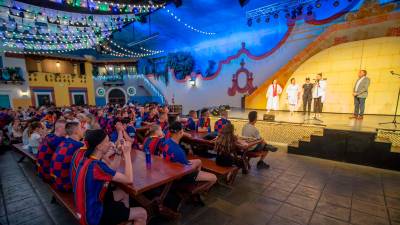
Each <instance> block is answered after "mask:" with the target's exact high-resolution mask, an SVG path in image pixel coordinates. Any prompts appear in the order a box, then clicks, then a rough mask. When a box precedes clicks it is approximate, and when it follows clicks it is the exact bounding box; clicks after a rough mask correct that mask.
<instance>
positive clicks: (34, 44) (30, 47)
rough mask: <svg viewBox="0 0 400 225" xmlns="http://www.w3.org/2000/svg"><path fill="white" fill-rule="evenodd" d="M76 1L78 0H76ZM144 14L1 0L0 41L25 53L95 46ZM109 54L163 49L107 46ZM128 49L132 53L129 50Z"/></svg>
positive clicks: (5, 48)
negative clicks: (86, 11) (73, 9)
mask: <svg viewBox="0 0 400 225" xmlns="http://www.w3.org/2000/svg"><path fill="white" fill-rule="evenodd" d="M75 2H76V1H75ZM140 19H141V18H140V17H139V16H137V15H135V14H129V15H128V14H126V15H94V14H82V13H71V12H65V11H60V10H55V9H49V8H44V7H39V6H36V5H30V4H25V3H21V2H15V1H12V0H4V1H0V41H1V46H2V48H1V49H2V51H4V52H11V53H22V54H54V53H66V52H70V51H75V50H80V49H94V48H95V47H96V46H98V45H99V44H100V43H102V42H104V41H105V40H108V39H109V38H110V37H111V35H112V33H113V32H115V31H117V30H121V29H122V28H123V27H124V26H125V25H126V24H129V23H131V22H134V21H138V20H140ZM107 47H108V48H105V49H106V50H107V52H108V53H109V55H112V56H116V57H135V58H137V57H145V56H149V55H154V54H158V53H160V51H152V50H150V51H145V50H143V51H141V52H135V53H132V52H130V50H127V49H124V48H122V47H121V48H122V50H124V51H125V53H123V52H118V51H115V50H113V49H111V48H110V46H107ZM127 53H129V54H127Z"/></svg>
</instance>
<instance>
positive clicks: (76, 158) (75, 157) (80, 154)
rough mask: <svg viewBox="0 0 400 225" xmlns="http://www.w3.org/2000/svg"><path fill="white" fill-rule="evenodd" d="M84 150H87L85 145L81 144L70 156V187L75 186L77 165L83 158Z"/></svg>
mask: <svg viewBox="0 0 400 225" xmlns="http://www.w3.org/2000/svg"><path fill="white" fill-rule="evenodd" d="M86 150H87V148H86V146H83V147H82V148H80V149H79V150H78V151H76V152H75V153H74V155H73V156H72V160H71V172H70V177H71V184H72V187H74V186H75V181H76V174H77V172H78V167H79V165H80V164H81V163H83V161H84V160H85V152H86Z"/></svg>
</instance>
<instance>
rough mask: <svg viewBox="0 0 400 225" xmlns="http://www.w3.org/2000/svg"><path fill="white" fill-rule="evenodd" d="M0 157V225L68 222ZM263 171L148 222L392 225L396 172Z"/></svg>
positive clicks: (20, 170) (25, 174) (398, 214)
mask: <svg viewBox="0 0 400 225" xmlns="http://www.w3.org/2000/svg"><path fill="white" fill-rule="evenodd" d="M17 159H18V156H17V155H15V154H14V153H11V152H6V153H4V154H2V155H0V174H1V175H0V178H1V198H0V223H1V224H40V225H45V224H76V222H75V221H74V220H73V218H72V217H71V216H70V215H69V213H68V212H67V211H66V210H64V209H63V208H61V207H60V206H58V205H54V204H51V203H50V199H51V194H50V192H49V190H48V188H47V187H46V186H45V185H43V184H42V183H41V181H40V180H39V179H37V178H36V177H35V176H34V173H33V165H32V163H30V162H28V161H27V160H26V162H23V163H21V164H19V165H18V164H17V163H16V160H17ZM268 163H269V164H271V169H269V170H262V171H258V170H256V169H255V168H253V169H252V171H251V172H250V174H248V175H239V177H238V178H237V180H236V183H235V184H234V187H233V188H232V189H229V188H225V187H223V186H216V187H215V188H214V189H213V190H212V191H211V192H210V193H209V194H208V196H206V198H205V201H206V206H205V207H198V206H192V205H186V206H184V207H183V212H184V213H183V217H182V218H181V219H180V220H177V221H165V220H162V219H156V220H153V222H152V224H193V225H201V224H213V225H214V224H215V225H224V224H229V225H253V224H255V225H256V224H257V225H258V224H263V225H266V224H270V225H299V224H310V225H345V224H355V225H381V224H382V225H400V173H399V172H393V171H388V170H382V169H375V168H370V167H364V166H357V165H351V164H346V163H341V162H334V161H328V160H321V159H317V158H309V157H304V156H297V155H288V154H286V153H285V151H284V150H281V151H280V152H278V153H275V154H271V155H270V156H269V158H268Z"/></svg>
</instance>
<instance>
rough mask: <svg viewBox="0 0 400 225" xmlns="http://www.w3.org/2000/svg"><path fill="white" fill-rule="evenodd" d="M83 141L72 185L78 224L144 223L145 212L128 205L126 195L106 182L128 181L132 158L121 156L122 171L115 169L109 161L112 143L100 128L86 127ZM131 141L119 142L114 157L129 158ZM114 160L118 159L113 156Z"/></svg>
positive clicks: (139, 224)
mask: <svg viewBox="0 0 400 225" xmlns="http://www.w3.org/2000/svg"><path fill="white" fill-rule="evenodd" d="M85 143H87V150H86V153H85V160H84V161H83V163H80V164H79V167H78V170H77V171H78V172H77V175H76V182H75V185H74V197H75V200H76V201H75V205H76V208H77V212H78V214H79V215H80V219H79V222H80V224H88V225H95V224H109V225H113V224H115V225H116V224H122V223H123V222H125V223H126V222H128V221H131V222H134V224H135V225H145V224H146V220H147V212H146V210H145V209H143V208H141V207H130V205H129V195H128V194H126V193H125V192H123V191H122V190H121V189H113V188H112V186H111V185H110V182H111V181H113V182H119V183H123V184H131V183H132V180H133V173H132V161H131V160H125V169H124V172H123V173H121V172H116V171H115V169H114V168H113V166H111V165H110V164H112V162H111V163H108V162H109V160H108V159H109V157H108V156H109V154H110V152H111V153H112V152H113V151H112V149H114V148H115V147H114V145H113V144H112V143H111V142H110V140H109V138H108V136H107V134H106V133H105V132H104V131H103V130H88V131H87V132H86V137H85ZM131 145H132V144H131V143H129V142H124V141H123V142H122V143H121V144H120V145H119V146H118V147H117V151H114V152H115V154H114V155H115V156H114V160H115V158H118V157H123V158H124V159H131ZM121 155H122V156H121ZM117 161H118V160H117Z"/></svg>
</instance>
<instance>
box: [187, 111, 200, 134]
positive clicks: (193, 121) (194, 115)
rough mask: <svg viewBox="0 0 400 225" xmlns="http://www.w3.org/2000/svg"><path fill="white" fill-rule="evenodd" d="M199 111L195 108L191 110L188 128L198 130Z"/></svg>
mask: <svg viewBox="0 0 400 225" xmlns="http://www.w3.org/2000/svg"><path fill="white" fill-rule="evenodd" d="M197 121H198V119H197V113H196V111H194V110H190V111H189V119H188V120H187V123H186V129H187V130H190V131H192V130H197Z"/></svg>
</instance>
